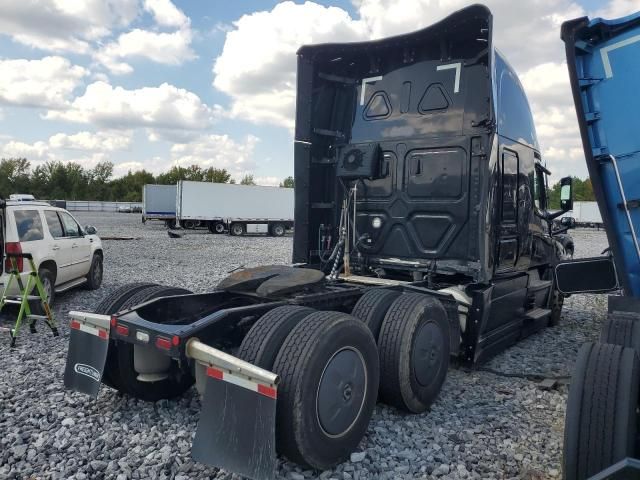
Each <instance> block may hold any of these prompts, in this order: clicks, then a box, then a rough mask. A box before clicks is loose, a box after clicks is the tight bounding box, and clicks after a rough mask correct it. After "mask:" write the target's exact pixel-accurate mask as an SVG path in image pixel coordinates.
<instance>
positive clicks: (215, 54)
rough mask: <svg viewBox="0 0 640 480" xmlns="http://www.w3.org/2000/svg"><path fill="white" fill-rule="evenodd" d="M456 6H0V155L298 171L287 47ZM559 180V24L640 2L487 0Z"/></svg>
mask: <svg viewBox="0 0 640 480" xmlns="http://www.w3.org/2000/svg"><path fill="white" fill-rule="evenodd" d="M466 4H467V2H462V1H460V0H439V1H436V0H354V1H353V2H351V1H346V0H341V1H327V0H325V1H316V2H300V1H296V2H277V1H275V0H261V1H257V0H242V1H236V2H228V1H223V0H209V1H195V0H190V1H178V0H176V1H175V2H173V3H172V2H171V1H170V0H85V1H83V2H65V1H64V0H22V1H10V0H0V9H2V11H3V15H2V18H0V32H1V33H0V156H2V157H11V156H25V157H27V158H28V159H29V160H30V161H31V162H32V165H37V164H39V163H41V162H46V161H53V160H60V161H76V162H78V163H81V164H82V165H84V166H86V167H87V168H91V167H92V166H93V165H95V164H96V163H97V162H99V161H107V160H108V161H112V162H113V163H114V164H115V165H116V169H115V172H116V174H117V175H121V174H124V173H126V171H127V170H130V169H133V170H135V169H140V168H145V169H147V170H151V171H153V172H159V171H161V170H164V169H166V168H168V167H170V166H171V165H175V164H180V165H190V164H193V163H196V164H199V165H202V166H204V167H207V166H215V167H221V168H227V169H228V170H229V171H230V172H232V174H233V175H234V176H235V177H237V178H239V177H240V176H242V175H244V174H247V173H251V174H254V175H255V176H256V177H257V178H258V179H259V181H260V182H261V183H264V184H274V183H277V182H278V181H280V180H281V179H282V178H284V177H286V176H288V175H292V174H293V159H292V154H293V140H292V126H293V115H294V88H295V51H296V50H297V48H298V46H299V45H301V44H303V43H317V42H326V41H354V40H363V39H369V38H380V37H384V36H387V35H392V34H397V33H403V32H407V31H411V30H414V29H417V28H421V27H424V26H427V25H429V24H431V23H433V22H435V21H437V20H439V19H440V18H442V17H443V16H445V15H446V14H448V13H451V12H452V11H454V10H457V9H459V8H462V7H464V6H465V5H466ZM487 4H488V6H489V7H490V8H491V9H492V11H493V13H494V16H495V32H496V33H495V35H496V43H497V45H498V47H499V48H501V50H503V51H504V52H505V53H506V55H507V57H508V58H509V59H510V61H511V63H512V64H513V65H514V66H515V67H516V70H517V71H518V72H519V74H520V77H521V80H522V81H523V84H524V86H525V89H526V90H527V94H528V97H529V100H530V103H531V104H532V107H533V110H534V116H535V120H536V125H537V129H538V135H539V137H540V143H541V146H542V149H543V156H544V158H545V159H546V161H547V164H548V166H549V167H550V168H551V169H552V170H553V171H554V173H556V175H555V177H556V178H558V177H559V176H560V175H563V174H567V173H574V174H576V173H577V174H578V175H582V176H585V175H586V168H585V167H584V158H583V156H582V151H581V147H580V139H579V135H578V130H577V125H576V122H575V113H574V112H573V106H572V103H571V98H570V95H569V93H568V92H569V90H568V88H569V87H568V82H567V76H566V65H565V64H564V58H563V49H562V47H563V46H562V42H561V41H560V40H559V26H560V23H561V22H562V21H563V20H565V19H568V18H574V17H577V16H581V15H590V16H594V15H602V16H605V17H609V18H611V17H616V16H620V15H625V14H628V13H631V12H633V11H636V10H640V0H608V1H596V0H581V1H579V2H572V1H568V0H553V1H552V0H532V1H529V2H513V1H511V0H489V1H488V2H487Z"/></svg>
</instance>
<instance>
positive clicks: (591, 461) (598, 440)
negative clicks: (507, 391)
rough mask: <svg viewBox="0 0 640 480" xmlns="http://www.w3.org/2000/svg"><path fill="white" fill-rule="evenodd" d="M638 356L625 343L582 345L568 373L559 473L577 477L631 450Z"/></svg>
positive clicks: (632, 452)
mask: <svg viewBox="0 0 640 480" xmlns="http://www.w3.org/2000/svg"><path fill="white" fill-rule="evenodd" d="M639 368H640V367H639V365H638V357H637V356H636V354H635V352H634V351H633V349H631V348H625V347H621V346H620V345H610V344H603V343H588V344H586V345H583V346H582V348H581V349H580V352H579V353H578V360H577V362H576V367H575V370H574V373H573V376H572V377H571V386H570V388H569V398H568V400H567V413H566V417H565V428H564V475H565V477H564V478H565V479H566V480H582V479H585V478H589V477H591V476H592V475H595V474H596V473H598V472H600V471H602V470H604V469H605V468H607V467H608V466H610V465H613V464H614V463H616V462H618V461H620V460H622V459H623V458H626V457H628V456H634V455H635V453H636V434H637V421H638V413H637V407H638V383H639V381H640V377H639V375H640V371H639Z"/></svg>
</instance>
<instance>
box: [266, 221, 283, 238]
mask: <svg viewBox="0 0 640 480" xmlns="http://www.w3.org/2000/svg"><path fill="white" fill-rule="evenodd" d="M269 231H270V233H271V235H272V236H274V237H282V236H284V234H285V233H286V232H287V229H286V228H285V226H284V225H283V224H281V223H274V224H272V225H271V226H270V227H269Z"/></svg>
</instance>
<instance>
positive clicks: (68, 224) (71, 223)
mask: <svg viewBox="0 0 640 480" xmlns="http://www.w3.org/2000/svg"><path fill="white" fill-rule="evenodd" d="M60 220H62V226H63V227H64V234H65V235H64V236H65V237H79V236H80V226H79V225H78V224H77V223H76V221H75V220H74V219H73V217H72V216H71V215H69V214H68V213H67V212H60Z"/></svg>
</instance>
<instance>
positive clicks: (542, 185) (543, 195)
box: [533, 164, 547, 210]
mask: <svg viewBox="0 0 640 480" xmlns="http://www.w3.org/2000/svg"><path fill="white" fill-rule="evenodd" d="M535 170H536V177H535V182H534V192H535V193H534V197H533V200H534V203H535V206H536V208H537V209H538V210H546V209H547V191H546V186H547V179H546V178H545V173H544V171H543V170H542V168H540V167H539V166H538V164H536V169H535Z"/></svg>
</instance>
